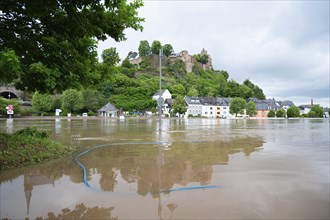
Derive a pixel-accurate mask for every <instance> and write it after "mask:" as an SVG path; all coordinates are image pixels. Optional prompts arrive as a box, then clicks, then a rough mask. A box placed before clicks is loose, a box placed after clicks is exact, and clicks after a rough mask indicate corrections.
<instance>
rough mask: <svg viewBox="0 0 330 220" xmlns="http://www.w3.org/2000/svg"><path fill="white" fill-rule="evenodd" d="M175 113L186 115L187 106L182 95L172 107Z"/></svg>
mask: <svg viewBox="0 0 330 220" xmlns="http://www.w3.org/2000/svg"><path fill="white" fill-rule="evenodd" d="M172 109H173V112H174V113H179V114H184V113H185V112H186V111H187V106H186V104H185V101H184V98H183V96H182V95H178V96H177V97H176V98H175V100H174V102H173V106H172Z"/></svg>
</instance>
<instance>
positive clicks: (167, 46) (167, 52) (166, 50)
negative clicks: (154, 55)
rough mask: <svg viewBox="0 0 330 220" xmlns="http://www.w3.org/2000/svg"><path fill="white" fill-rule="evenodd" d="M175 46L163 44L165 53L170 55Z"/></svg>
mask: <svg viewBox="0 0 330 220" xmlns="http://www.w3.org/2000/svg"><path fill="white" fill-rule="evenodd" d="M173 52H174V51H173V47H172V45H171V44H165V45H164V46H163V54H164V55H165V56H167V57H169V56H170V55H171V54H172V53H173Z"/></svg>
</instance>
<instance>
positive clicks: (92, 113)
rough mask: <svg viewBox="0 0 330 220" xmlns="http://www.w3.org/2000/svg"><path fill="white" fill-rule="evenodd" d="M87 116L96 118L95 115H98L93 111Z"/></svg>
mask: <svg viewBox="0 0 330 220" xmlns="http://www.w3.org/2000/svg"><path fill="white" fill-rule="evenodd" d="M87 115H88V116H95V115H96V113H95V112H92V111H90V112H87Z"/></svg>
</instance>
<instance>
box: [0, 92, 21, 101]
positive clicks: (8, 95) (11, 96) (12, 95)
mask: <svg viewBox="0 0 330 220" xmlns="http://www.w3.org/2000/svg"><path fill="white" fill-rule="evenodd" d="M0 96H2V97H4V98H5V99H17V98H18V97H17V95H16V94H15V93H12V92H9V91H5V92H1V93H0Z"/></svg>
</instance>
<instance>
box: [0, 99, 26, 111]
mask: <svg viewBox="0 0 330 220" xmlns="http://www.w3.org/2000/svg"><path fill="white" fill-rule="evenodd" d="M8 105H13V106H14V114H19V113H20V112H21V108H20V105H19V102H18V100H17V99H5V98H3V97H1V96H0V115H7V109H6V107H7V106H8Z"/></svg>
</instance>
